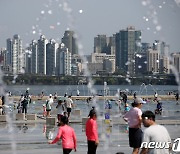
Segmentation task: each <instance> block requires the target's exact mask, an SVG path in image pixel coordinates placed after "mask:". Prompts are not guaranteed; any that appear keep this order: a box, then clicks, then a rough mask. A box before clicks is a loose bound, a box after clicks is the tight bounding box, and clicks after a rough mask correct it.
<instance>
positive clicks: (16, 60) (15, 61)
mask: <svg viewBox="0 0 180 154" xmlns="http://www.w3.org/2000/svg"><path fill="white" fill-rule="evenodd" d="M6 62H7V65H10V67H11V68H12V73H13V74H21V73H24V68H25V66H24V64H25V63H24V53H23V49H22V40H21V39H20V36H19V35H17V34H16V35H14V36H13V39H7V60H6Z"/></svg>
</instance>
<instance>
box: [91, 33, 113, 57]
mask: <svg viewBox="0 0 180 154" xmlns="http://www.w3.org/2000/svg"><path fill="white" fill-rule="evenodd" d="M94 53H106V54H109V55H111V54H115V35H113V36H112V37H106V35H98V36H97V37H95V38H94Z"/></svg>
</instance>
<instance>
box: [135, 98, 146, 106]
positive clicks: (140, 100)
mask: <svg viewBox="0 0 180 154" xmlns="http://www.w3.org/2000/svg"><path fill="white" fill-rule="evenodd" d="M134 104H146V102H145V101H143V99H142V98H140V97H137V98H135V99H134Z"/></svg>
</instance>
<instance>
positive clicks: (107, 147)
mask: <svg viewBox="0 0 180 154" xmlns="http://www.w3.org/2000/svg"><path fill="white" fill-rule="evenodd" d="M42 104H43V102H34V103H32V104H30V106H29V113H37V114H38V115H42ZM75 104H76V107H75V109H80V110H81V115H80V116H73V115H72V116H71V121H72V123H71V124H70V125H71V127H73V128H74V130H75V132H76V135H77V152H76V153H77V154H85V153H86V152H87V143H86V136H85V132H84V125H82V123H80V121H81V119H82V117H87V115H88V112H89V110H90V108H91V106H87V104H85V103H84V102H82V101H76V102H75ZM54 106H55V105H54ZM179 106H180V105H177V106H176V105H175V103H174V102H165V103H164V111H163V114H162V115H158V116H157V119H160V120H167V121H172V120H175V119H177V120H180V117H179V115H180V112H179ZM154 107H155V104H154V103H149V104H146V106H144V107H143V110H147V109H150V110H153V109H154ZM102 108H103V104H99V120H98V130H99V137H100V144H99V146H98V148H97V154H116V153H117V152H124V153H125V154H130V153H131V152H132V149H131V148H129V143H128V132H127V125H126V124H125V123H121V122H118V120H120V121H121V120H122V113H121V112H119V111H118V108H117V106H116V105H113V109H112V112H111V118H112V119H113V120H112V123H110V124H109V123H105V122H104V120H103V119H104V116H103V115H104V110H101V109H102ZM16 113H17V111H16V110H13V109H12V112H10V117H11V118H12V123H4V122H1V123H0V153H1V154H37V153H43V154H60V153H62V148H61V143H60V142H59V143H58V144H53V145H49V144H48V139H53V138H54V137H55V136H56V133H57V129H58V126H49V125H46V121H45V120H43V119H39V118H38V120H37V121H36V122H34V121H16V120H15V119H14V115H15V114H16ZM52 116H54V117H55V116H56V111H55V107H54V111H53V112H52ZM75 121H76V122H75ZM165 127H166V128H167V130H168V131H169V133H170V136H171V138H172V139H173V140H174V139H176V138H177V137H180V136H178V135H179V134H180V125H179V124H175V123H174V124H166V125H165ZM143 129H144V128H143ZM71 153H72V154H73V153H75V152H71Z"/></svg>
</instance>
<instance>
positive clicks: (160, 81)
mask: <svg viewBox="0 0 180 154" xmlns="http://www.w3.org/2000/svg"><path fill="white" fill-rule="evenodd" d="M92 79H93V81H94V84H96V85H103V84H104V82H105V81H106V82H107V83H108V85H126V84H131V85H141V84H142V83H145V84H153V85H177V83H176V81H175V77H174V76H173V75H169V76H167V75H166V76H140V77H129V78H126V77H123V76H121V77H120V76H96V77H92ZM3 80H4V82H5V83H6V84H7V85H12V84H15V85H23V84H25V85H78V84H87V83H88V77H83V76H37V75H19V76H17V78H14V76H4V78H3Z"/></svg>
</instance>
